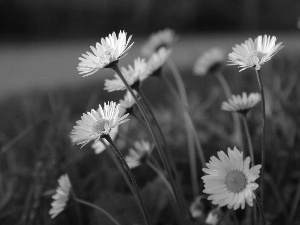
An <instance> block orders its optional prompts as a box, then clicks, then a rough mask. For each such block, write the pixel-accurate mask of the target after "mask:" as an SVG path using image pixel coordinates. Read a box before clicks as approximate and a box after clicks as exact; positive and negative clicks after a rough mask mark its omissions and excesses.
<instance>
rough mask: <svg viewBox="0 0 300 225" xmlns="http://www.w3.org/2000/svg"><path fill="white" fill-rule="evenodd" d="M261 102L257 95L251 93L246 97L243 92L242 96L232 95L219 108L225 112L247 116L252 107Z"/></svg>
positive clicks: (259, 96)
mask: <svg viewBox="0 0 300 225" xmlns="http://www.w3.org/2000/svg"><path fill="white" fill-rule="evenodd" d="M260 101H261V95H260V94H259V93H251V94H249V95H248V96H247V94H246V93H245V92H243V93H242V95H232V96H231V98H230V99H228V101H227V102H223V103H222V106H221V108H222V109H223V110H225V111H230V112H238V113H241V114H247V113H248V112H249V111H250V110H251V109H252V108H253V107H254V106H256V105H257V104H258V103H259V102H260Z"/></svg>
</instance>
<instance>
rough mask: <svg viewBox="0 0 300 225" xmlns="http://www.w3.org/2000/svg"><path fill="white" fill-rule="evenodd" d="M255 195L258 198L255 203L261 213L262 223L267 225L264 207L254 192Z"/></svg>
mask: <svg viewBox="0 0 300 225" xmlns="http://www.w3.org/2000/svg"><path fill="white" fill-rule="evenodd" d="M253 193H254V194H255V197H256V199H255V201H256V204H257V206H258V209H259V212H260V216H261V221H262V223H263V225H267V223H266V219H265V214H264V209H263V205H262V203H261V201H260V200H259V198H258V196H257V194H256V193H255V192H253ZM254 222H255V221H254Z"/></svg>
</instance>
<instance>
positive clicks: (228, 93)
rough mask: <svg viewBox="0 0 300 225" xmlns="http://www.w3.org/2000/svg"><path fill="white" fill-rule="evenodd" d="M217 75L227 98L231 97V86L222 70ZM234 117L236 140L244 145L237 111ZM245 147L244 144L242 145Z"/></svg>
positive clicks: (233, 114)
mask: <svg viewBox="0 0 300 225" xmlns="http://www.w3.org/2000/svg"><path fill="white" fill-rule="evenodd" d="M216 77H217V79H218V81H219V83H220V85H221V87H222V89H223V91H224V93H225V95H226V98H227V99H230V98H231V96H232V93H231V90H230V87H229V85H228V83H227V81H226V79H225V78H224V76H223V74H222V73H221V72H218V73H216ZM231 115H232V119H233V123H234V137H235V139H236V140H235V141H236V142H237V144H239V145H242V141H241V140H242V138H241V133H242V132H241V123H240V120H239V117H238V115H237V114H236V113H234V112H232V113H231ZM241 147H243V146H241Z"/></svg>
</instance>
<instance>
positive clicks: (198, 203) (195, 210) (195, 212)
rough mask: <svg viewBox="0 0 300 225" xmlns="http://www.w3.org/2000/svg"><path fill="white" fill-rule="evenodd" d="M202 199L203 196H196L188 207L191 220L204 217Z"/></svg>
mask: <svg viewBox="0 0 300 225" xmlns="http://www.w3.org/2000/svg"><path fill="white" fill-rule="evenodd" d="M204 198H205V196H204V195H200V196H197V197H196V199H195V200H194V201H193V202H192V204H191V205H190V213H191V216H192V218H193V219H199V218H201V217H203V216H204V211H205V206H204V204H203V202H202V200H203V199H204Z"/></svg>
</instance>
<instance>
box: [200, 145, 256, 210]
mask: <svg viewBox="0 0 300 225" xmlns="http://www.w3.org/2000/svg"><path fill="white" fill-rule="evenodd" d="M227 151H228V156H227V155H226V154H225V153H224V152H223V151H219V152H218V157H219V159H218V158H217V157H215V156H212V157H210V161H209V163H206V166H207V167H208V168H203V169H202V170H203V171H204V172H205V173H207V174H208V175H205V176H203V177H202V180H203V181H204V187H205V189H204V190H203V192H204V193H206V194H209V196H208V198H207V199H208V200H212V204H214V205H219V206H221V207H222V206H225V205H227V207H228V208H229V209H231V208H233V209H234V210H236V209H238V208H240V207H241V208H242V209H244V208H245V203H247V204H248V205H249V206H253V199H255V194H254V192H253V191H255V190H256V189H257V188H258V184H257V183H255V182H254V181H255V180H256V179H257V178H259V173H260V171H259V170H260V168H261V165H256V166H254V167H252V168H250V169H249V164H250V157H247V158H246V159H245V160H243V153H242V152H240V151H239V150H238V149H237V148H234V149H233V150H231V149H230V148H228V150H227Z"/></svg>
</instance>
